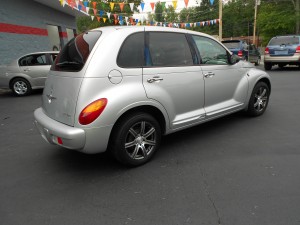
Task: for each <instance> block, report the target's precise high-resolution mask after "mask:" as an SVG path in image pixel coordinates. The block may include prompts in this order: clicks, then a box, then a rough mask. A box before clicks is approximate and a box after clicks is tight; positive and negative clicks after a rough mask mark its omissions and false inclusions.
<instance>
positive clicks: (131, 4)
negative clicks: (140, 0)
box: [129, 2, 134, 12]
mask: <svg viewBox="0 0 300 225" xmlns="http://www.w3.org/2000/svg"><path fill="white" fill-rule="evenodd" d="M129 5H130V9H131V11H132V12H133V7H134V3H133V2H132V3H129Z"/></svg>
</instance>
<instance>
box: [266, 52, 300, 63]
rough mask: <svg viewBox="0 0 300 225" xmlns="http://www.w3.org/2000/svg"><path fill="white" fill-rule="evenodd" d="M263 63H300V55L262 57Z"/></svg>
mask: <svg viewBox="0 0 300 225" xmlns="http://www.w3.org/2000/svg"><path fill="white" fill-rule="evenodd" d="M264 62H270V63H287V64H288V63H300V54H298V53H295V54H294V55H293V56H270V55H265V56H264Z"/></svg>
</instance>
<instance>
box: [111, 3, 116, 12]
mask: <svg viewBox="0 0 300 225" xmlns="http://www.w3.org/2000/svg"><path fill="white" fill-rule="evenodd" d="M114 6H115V3H113V2H111V3H110V11H113V10H114Z"/></svg>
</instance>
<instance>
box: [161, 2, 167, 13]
mask: <svg viewBox="0 0 300 225" xmlns="http://www.w3.org/2000/svg"><path fill="white" fill-rule="evenodd" d="M161 6H162V10H163V11H164V10H165V7H166V2H162V3H161Z"/></svg>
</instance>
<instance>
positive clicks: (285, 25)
mask: <svg viewBox="0 0 300 225" xmlns="http://www.w3.org/2000/svg"><path fill="white" fill-rule="evenodd" d="M293 11H294V5H293V4H286V2H282V1H272V2H270V1H263V2H262V4H261V6H260V9H259V13H258V20H257V25H258V31H259V33H260V34H261V35H263V36H264V40H263V44H267V42H268V41H269V40H270V38H271V37H274V36H276V35H284V34H293V33H295V32H296V30H295V28H296V24H297V23H296V21H297V17H296V13H291V12H293Z"/></svg>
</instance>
